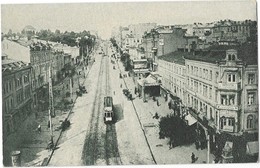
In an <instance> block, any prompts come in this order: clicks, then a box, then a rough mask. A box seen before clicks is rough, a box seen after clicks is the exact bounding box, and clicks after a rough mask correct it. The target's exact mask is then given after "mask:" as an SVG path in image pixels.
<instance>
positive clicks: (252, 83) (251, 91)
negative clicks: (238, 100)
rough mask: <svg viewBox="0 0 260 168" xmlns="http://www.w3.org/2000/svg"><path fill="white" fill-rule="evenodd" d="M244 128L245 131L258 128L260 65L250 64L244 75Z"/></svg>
mask: <svg viewBox="0 0 260 168" xmlns="http://www.w3.org/2000/svg"><path fill="white" fill-rule="evenodd" d="M243 81H244V82H243V83H244V86H243V87H244V89H243V93H242V94H243V96H242V97H243V103H242V105H243V113H244V117H243V121H242V123H243V129H244V131H249V132H250V131H257V130H258V115H259V113H258V106H259V103H258V102H259V100H258V67H257V65H248V66H247V67H246V68H245V72H244V75H243Z"/></svg>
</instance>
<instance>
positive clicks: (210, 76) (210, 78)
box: [209, 70, 212, 80]
mask: <svg viewBox="0 0 260 168" xmlns="http://www.w3.org/2000/svg"><path fill="white" fill-rule="evenodd" d="M209 80H212V70H210V71H209Z"/></svg>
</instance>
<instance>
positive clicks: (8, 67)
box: [2, 56, 33, 138]
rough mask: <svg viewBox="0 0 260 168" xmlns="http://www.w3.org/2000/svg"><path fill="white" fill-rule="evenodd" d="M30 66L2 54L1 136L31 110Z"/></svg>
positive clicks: (5, 134) (15, 125) (12, 130)
mask: <svg viewBox="0 0 260 168" xmlns="http://www.w3.org/2000/svg"><path fill="white" fill-rule="evenodd" d="M31 70H32V67H31V66H30V65H28V64H25V63H24V62H22V61H15V60H12V59H8V58H7V56H2V90H3V92H2V98H3V99H2V102H3V106H2V110H3V113H2V118H3V135H4V136H3V137H4V138H5V137H7V136H8V135H9V134H11V133H12V132H14V131H16V130H17V128H19V127H20V123H21V122H23V120H25V119H26V117H27V116H28V115H29V114H30V113H31V112H32V102H33V100H32V85H31V79H32V77H31Z"/></svg>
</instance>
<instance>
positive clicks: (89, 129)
mask: <svg viewBox="0 0 260 168" xmlns="http://www.w3.org/2000/svg"><path fill="white" fill-rule="evenodd" d="M95 59H96V63H95V64H94V65H93V66H92V69H91V71H90V73H89V76H88V78H87V80H86V82H85V86H88V88H89V92H88V94H86V95H83V96H82V97H79V98H78V99H77V101H76V103H75V105H74V108H73V110H72V111H73V113H72V115H71V116H70V118H69V119H70V121H71V123H72V125H71V127H70V128H69V129H68V130H67V131H65V132H64V133H63V135H62V137H61V139H60V142H59V143H58V149H57V150H55V152H54V154H53V156H52V158H51V161H50V163H49V165H50V166H65V165H66V166H68V165H74V166H75V165H121V164H124V165H127V164H154V162H153V160H152V157H151V153H150V151H149V149H148V146H147V143H146V142H145V138H144V135H143V133H142V130H141V127H140V125H139V123H138V120H137V118H136V114H135V112H134V109H133V107H132V103H131V101H128V100H127V99H126V98H125V97H123V94H122V89H121V88H120V85H119V83H120V82H123V81H122V80H120V79H119V77H118V74H119V71H118V69H117V70H114V69H112V66H111V65H110V64H111V63H110V59H109V57H108V56H105V57H104V56H101V55H96V56H95ZM109 72H111V73H109ZM96 73H98V74H99V76H98V77H96ZM115 75H116V76H117V77H115ZM112 77H113V78H114V79H115V80H110V79H111V78H112ZM114 93H115V95H113V99H114V109H115V115H116V117H115V118H116V120H117V121H116V123H115V124H112V123H111V124H105V123H104V122H103V98H104V96H105V95H110V94H114ZM93 97H94V99H93ZM126 130H128V131H126ZM133 132H135V135H136V136H132V135H133V134H132V133H133ZM81 154H82V156H81ZM64 155H65V156H66V158H67V159H66V161H65V162H64V161H63V160H62V158H63V157H64Z"/></svg>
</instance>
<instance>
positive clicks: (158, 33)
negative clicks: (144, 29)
mask: <svg viewBox="0 0 260 168" xmlns="http://www.w3.org/2000/svg"><path fill="white" fill-rule="evenodd" d="M184 35H185V30H183V29H181V28H172V27H171V26H170V29H169V28H167V27H165V26H164V27H159V28H157V29H153V30H151V31H150V32H148V33H146V34H145V35H144V37H143V46H144V51H145V57H146V58H147V59H148V60H149V62H150V64H152V65H151V66H150V67H153V71H156V69H157V66H158V63H157V57H158V56H162V55H166V54H169V53H171V52H174V51H177V50H178V48H179V47H180V46H184V45H185V44H186V39H185V38H184Z"/></svg>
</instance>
